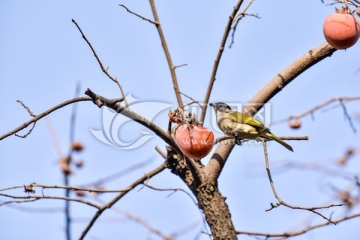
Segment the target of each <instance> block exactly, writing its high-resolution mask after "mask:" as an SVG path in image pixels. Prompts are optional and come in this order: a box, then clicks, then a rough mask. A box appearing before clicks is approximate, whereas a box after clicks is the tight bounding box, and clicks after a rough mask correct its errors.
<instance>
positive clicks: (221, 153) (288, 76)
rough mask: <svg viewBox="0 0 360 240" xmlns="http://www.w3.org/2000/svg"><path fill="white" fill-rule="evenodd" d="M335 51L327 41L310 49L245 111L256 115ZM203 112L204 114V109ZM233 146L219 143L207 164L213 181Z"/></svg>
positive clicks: (253, 100) (279, 75)
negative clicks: (292, 83) (288, 86)
mask: <svg viewBox="0 0 360 240" xmlns="http://www.w3.org/2000/svg"><path fill="white" fill-rule="evenodd" d="M335 51H336V49H334V48H333V47H331V46H330V45H329V44H327V43H323V44H321V45H320V46H318V47H316V48H314V49H312V50H310V51H309V52H308V53H306V54H304V55H303V56H302V57H300V58H299V59H297V60H296V61H295V62H293V63H292V64H290V65H289V66H288V67H286V68H285V69H284V70H283V71H281V72H280V73H279V74H278V75H277V76H275V77H274V78H273V79H272V80H270V81H269V82H268V83H267V84H266V85H265V86H264V87H263V88H262V89H261V90H260V91H259V92H258V93H257V94H255V96H254V97H253V98H252V99H250V101H249V102H248V103H247V105H246V106H245V107H244V110H243V112H245V113H247V114H249V115H254V114H255V113H256V112H257V111H258V110H259V109H260V108H261V107H262V106H263V104H264V103H267V102H268V101H269V100H270V99H271V98H272V97H273V96H275V95H276V94H277V93H278V92H280V91H281V90H282V89H283V88H284V87H285V86H286V85H287V84H289V83H290V82H291V81H292V80H294V79H295V78H296V77H297V76H299V75H300V74H301V73H303V72H304V71H305V70H307V69H308V68H310V67H312V66H313V65H315V64H316V63H318V62H320V61H321V60H323V59H325V58H326V57H329V56H331V55H332V53H334V52H335ZM202 114H204V111H203V112H202ZM233 147H234V143H228V144H219V145H218V147H217V148H216V150H215V153H214V154H213V156H212V157H211V159H210V161H209V163H208V165H207V166H206V170H207V171H208V172H209V173H210V178H211V179H212V181H216V179H217V178H218V176H219V175H220V174H221V171H222V169H223V167H224V165H225V163H226V160H227V158H228V156H229V155H230V152H231V150H232V149H233Z"/></svg>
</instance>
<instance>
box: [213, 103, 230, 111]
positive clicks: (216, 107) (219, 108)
mask: <svg viewBox="0 0 360 240" xmlns="http://www.w3.org/2000/svg"><path fill="white" fill-rule="evenodd" d="M210 106H211V107H213V108H214V110H215V112H218V111H219V112H228V111H229V110H231V108H230V107H229V105H227V104H226V103H223V102H217V103H210Z"/></svg>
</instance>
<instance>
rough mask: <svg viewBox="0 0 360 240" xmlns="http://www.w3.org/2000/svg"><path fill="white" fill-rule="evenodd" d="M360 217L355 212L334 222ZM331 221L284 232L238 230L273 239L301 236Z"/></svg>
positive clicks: (240, 233) (244, 233) (245, 233)
mask: <svg viewBox="0 0 360 240" xmlns="http://www.w3.org/2000/svg"><path fill="white" fill-rule="evenodd" d="M357 217H360V213H354V214H351V215H348V216H345V217H342V218H337V219H333V220H332V222H333V223H335V224H338V223H340V222H343V221H346V220H349V219H353V218H357ZM329 224H330V222H328V221H326V222H323V223H319V224H315V225H311V226H308V227H306V228H304V229H302V230H299V231H288V232H284V233H260V232H247V231H236V233H237V234H239V235H250V236H259V237H266V239H271V238H289V237H295V236H299V235H302V234H304V233H307V232H309V231H311V230H314V229H316V228H320V227H324V226H327V225H329Z"/></svg>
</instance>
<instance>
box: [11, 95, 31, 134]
mask: <svg viewBox="0 0 360 240" xmlns="http://www.w3.org/2000/svg"><path fill="white" fill-rule="evenodd" d="M17 102H18V103H20V104H21V105H22V106H23V107H24V108H25V109H26V110H27V112H28V113H29V115H30V116H32V117H36V115H35V114H34V113H33V112H32V111H31V110H30V108H29V107H28V106H26V105H25V104H24V103H23V102H22V101H20V100H17ZM35 125H36V122H34V123H33V125H32V127H31V128H30V129H29V131H28V132H27V133H26V134H24V135H18V134H15V136H17V137H19V138H26V137H27V136H29V135H30V133H31V132H32V130H33V129H34V128H35Z"/></svg>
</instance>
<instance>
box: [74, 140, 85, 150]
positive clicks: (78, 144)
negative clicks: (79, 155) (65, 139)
mask: <svg viewBox="0 0 360 240" xmlns="http://www.w3.org/2000/svg"><path fill="white" fill-rule="evenodd" d="M71 149H72V150H73V151H75V152H81V151H82V150H84V149H85V146H84V145H83V144H82V143H81V142H72V143H71Z"/></svg>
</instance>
